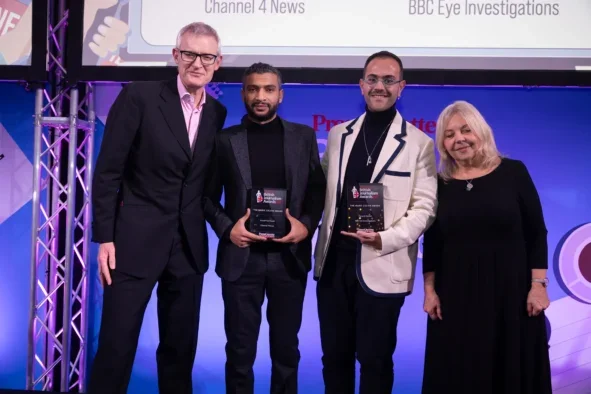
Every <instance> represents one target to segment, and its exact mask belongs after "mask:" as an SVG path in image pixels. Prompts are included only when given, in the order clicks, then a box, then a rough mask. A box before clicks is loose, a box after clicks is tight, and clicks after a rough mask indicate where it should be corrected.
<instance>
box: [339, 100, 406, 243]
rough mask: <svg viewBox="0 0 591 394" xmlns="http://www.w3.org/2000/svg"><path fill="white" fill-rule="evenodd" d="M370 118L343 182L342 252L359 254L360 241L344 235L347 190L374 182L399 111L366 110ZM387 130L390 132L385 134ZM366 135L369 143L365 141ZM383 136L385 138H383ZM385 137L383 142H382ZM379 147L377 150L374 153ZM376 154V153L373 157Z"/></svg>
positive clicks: (354, 150)
mask: <svg viewBox="0 0 591 394" xmlns="http://www.w3.org/2000/svg"><path fill="white" fill-rule="evenodd" d="M365 111H366V116H365V119H364V121H363V124H362V125H361V127H360V129H359V134H357V139H356V140H355V143H354V144H353V148H352V149H351V155H350V156H349V161H348V162H347V169H346V171H345V178H344V182H343V192H342V193H341V200H340V201H339V202H338V208H339V211H338V213H337V217H336V220H335V225H334V229H333V236H332V243H334V245H335V246H337V247H338V248H342V249H349V250H351V251H352V250H356V249H357V240H355V239H354V238H351V237H347V236H344V235H341V231H342V230H345V229H346V228H347V215H346V214H345V213H346V212H347V190H350V189H351V188H352V187H353V185H354V184H357V183H369V182H371V181H372V179H371V176H372V175H373V172H374V169H375V166H376V162H377V161H378V156H379V155H380V152H381V151H382V146H383V145H384V141H385V140H386V135H387V134H388V131H387V130H386V128H388V125H389V124H390V122H391V121H392V120H393V119H394V117H395V116H396V107H394V106H393V107H391V108H390V109H388V110H386V111H381V112H371V111H370V110H369V109H368V108H367V107H366V108H365ZM384 130H386V132H384ZM364 132H365V142H366V143H367V150H366V148H365V142H364V140H363V134H364ZM382 133H383V134H382ZM380 137H381V138H380ZM374 146H375V149H374ZM372 150H373V153H372ZM367 152H370V153H371V164H369V165H367V156H368V154H367Z"/></svg>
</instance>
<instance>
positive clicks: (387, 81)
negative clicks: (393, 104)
mask: <svg viewBox="0 0 591 394" xmlns="http://www.w3.org/2000/svg"><path fill="white" fill-rule="evenodd" d="M363 80H364V81H365V83H366V84H368V85H369V86H375V85H377V84H378V82H379V81H382V83H383V84H384V86H392V85H395V84H397V83H400V82H402V79H399V80H396V78H394V77H384V78H379V77H374V76H369V77H367V78H364V79H363Z"/></svg>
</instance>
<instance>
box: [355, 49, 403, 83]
mask: <svg viewBox="0 0 591 394" xmlns="http://www.w3.org/2000/svg"><path fill="white" fill-rule="evenodd" d="M374 59H393V60H395V61H396V63H398V65H399V66H400V79H404V76H403V75H404V66H402V60H400V58H399V57H398V56H396V55H395V54H393V53H392V52H388V51H379V52H376V53H374V54H373V55H370V56H369V57H368V58H367V60H366V61H365V66H363V76H364V77H365V71H366V70H367V65H368V64H369V63H370V62H371V61H372V60H374Z"/></svg>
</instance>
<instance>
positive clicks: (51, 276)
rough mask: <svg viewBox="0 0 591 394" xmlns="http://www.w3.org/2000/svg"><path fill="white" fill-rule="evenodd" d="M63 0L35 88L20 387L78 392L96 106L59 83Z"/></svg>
mask: <svg viewBox="0 0 591 394" xmlns="http://www.w3.org/2000/svg"><path fill="white" fill-rule="evenodd" d="M50 3H51V2H50ZM64 5H65V2H64V0H60V1H59V3H58V4H57V12H56V14H57V15H53V16H52V17H50V23H49V35H48V38H49V41H50V50H49V56H48V60H49V63H48V70H49V71H50V73H51V74H50V80H51V83H50V85H49V86H47V87H46V88H45V89H43V88H39V89H37V90H36V94H35V117H34V134H35V140H34V162H33V171H34V174H33V182H34V184H33V199H32V204H33V215H32V231H31V273H30V275H31V281H30V302H31V309H30V313H29V330H28V337H29V347H28V357H27V382H26V388H27V389H29V390H41V391H55V390H59V391H63V392H69V391H78V392H83V391H84V389H85V377H86V358H87V357H86V349H87V331H88V330H87V328H88V327H87V326H88V324H87V310H88V305H87V302H88V301H87V299H88V295H87V292H88V253H89V244H90V239H89V238H90V215H91V211H90V201H91V196H90V190H91V188H90V184H91V176H92V157H93V148H94V147H93V136H94V124H95V123H94V122H95V113H94V94H93V87H92V86H91V85H90V84H88V85H86V86H85V87H84V91H85V92H86V95H84V96H83V98H82V99H80V97H79V95H80V92H79V90H78V88H77V87H66V86H64V83H63V82H64V80H65V79H64V77H65V74H66V69H65V67H64V64H65V62H64V57H63V54H64V53H65V45H64V44H65V29H66V26H67V17H68V13H67V10H65V7H64ZM52 22H54V23H52ZM66 103H68V104H69V105H67V106H68V108H67V112H66V108H64V107H66V105H65V104H66Z"/></svg>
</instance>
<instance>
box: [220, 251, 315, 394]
mask: <svg viewBox="0 0 591 394" xmlns="http://www.w3.org/2000/svg"><path fill="white" fill-rule="evenodd" d="M291 263H292V261H291V259H286V258H284V257H282V254H281V253H279V252H262V253H261V252H257V253H253V252H251V253H250V257H249V260H248V262H247V264H246V268H245V270H244V272H243V274H242V275H241V276H240V278H239V279H238V280H236V281H234V282H228V281H226V280H222V295H223V298H224V307H225V310H224V327H225V330H226V338H227V343H226V360H227V361H226V394H237V393H240V394H252V393H254V373H253V365H254V362H255V359H256V353H257V341H258V337H259V330H260V326H261V306H262V305H263V301H264V299H265V294H266V295H267V300H268V301H267V322H268V323H269V345H270V350H271V363H272V368H271V393H272V394H279V393H282V394H297V392H298V365H299V361H300V351H299V340H298V333H299V331H300V326H301V323H302V308H303V303H304V294H305V289H306V281H307V277H306V275H303V274H301V273H297V272H294V270H293V269H292V267H293V266H294V265H295V264H291Z"/></svg>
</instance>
